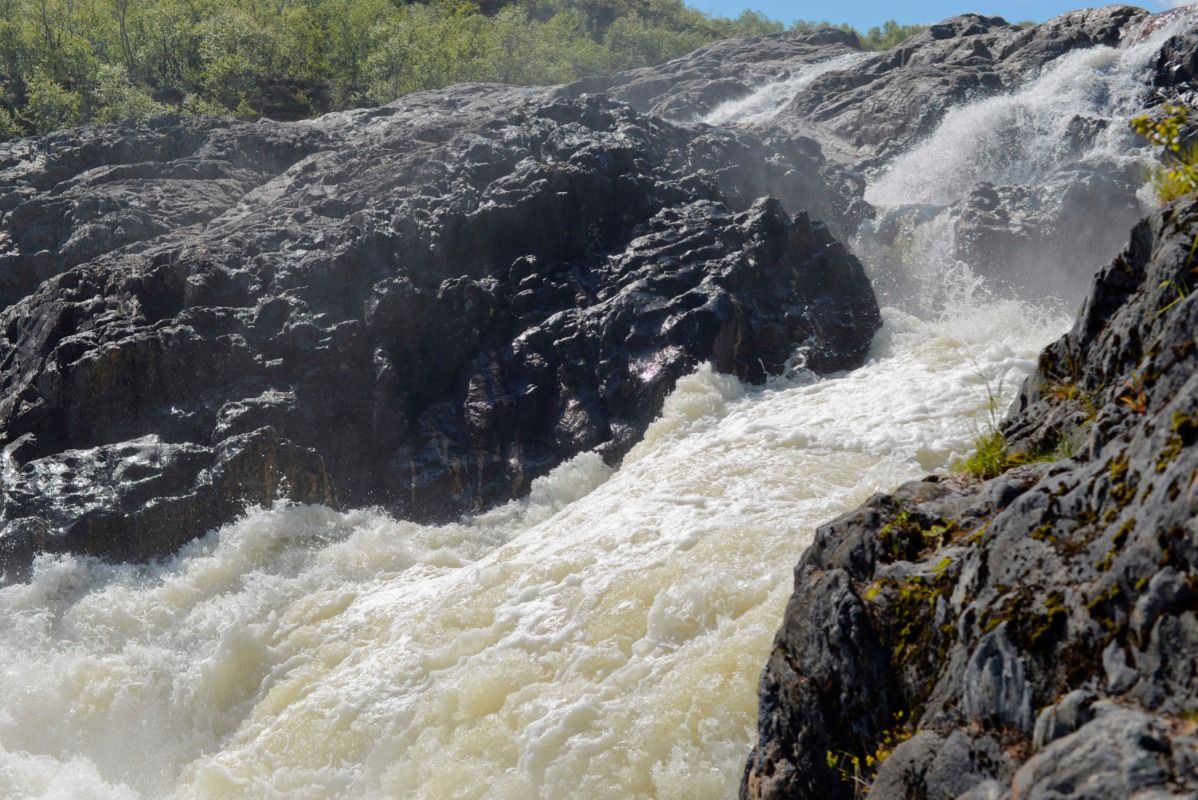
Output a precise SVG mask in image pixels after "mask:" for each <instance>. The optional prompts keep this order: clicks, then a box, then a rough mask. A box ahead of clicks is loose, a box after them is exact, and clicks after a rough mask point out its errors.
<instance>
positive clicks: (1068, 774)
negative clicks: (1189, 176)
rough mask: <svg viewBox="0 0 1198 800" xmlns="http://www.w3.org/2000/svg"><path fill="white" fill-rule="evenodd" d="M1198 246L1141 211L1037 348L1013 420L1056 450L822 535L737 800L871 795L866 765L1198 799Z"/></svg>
mask: <svg viewBox="0 0 1198 800" xmlns="http://www.w3.org/2000/svg"><path fill="white" fill-rule="evenodd" d="M1195 242H1198V202H1196V201H1194V200H1192V199H1191V200H1189V201H1185V202H1180V203H1177V204H1174V205H1171V206H1167V207H1165V208H1164V209H1162V210H1161V211H1159V212H1158V213H1156V214H1154V215H1153V216H1152V217H1151V218H1150V219H1148V220H1146V221H1145V222H1143V223H1141V224H1140V225H1139V226H1138V227H1137V228H1136V230H1135V231H1134V232H1133V234H1132V240H1131V243H1130V245H1129V246H1128V248H1127V249H1126V250H1125V251H1124V252H1123V253H1122V254H1121V255H1119V256H1118V257H1117V258H1116V259H1115V260H1114V261H1113V262H1112V263H1111V264H1110V265H1108V266H1107V267H1105V268H1104V269H1103V270H1102V271H1101V272H1100V273H1099V275H1098V276H1097V278H1096V280H1095V282H1094V284H1093V287H1092V289H1091V292H1090V295H1089V297H1088V299H1087V300H1086V303H1085V305H1084V307H1083V308H1082V311H1081V314H1080V316H1079V318H1078V320H1077V323H1076V324H1075V325H1074V327H1073V329H1072V330H1071V331H1070V332H1069V333H1068V334H1066V335H1065V336H1064V337H1063V338H1062V339H1060V340H1059V341H1057V342H1055V343H1054V344H1052V345H1051V346H1050V347H1048V348H1047V349H1046V350H1045V351H1044V353H1043V354H1042V355H1041V357H1040V362H1039V365H1038V368H1037V370H1036V372H1035V373H1034V374H1033V375H1032V376H1031V377H1029V378H1028V380H1027V382H1026V383H1025V384H1024V386H1023V390H1022V392H1021V394H1020V396H1019V398H1018V400H1017V401H1016V403H1015V406H1014V407H1013V408H1012V409H1011V413H1010V415H1009V416H1008V418H1007V419H1006V421H1005V422H1004V423H1003V432H1004V434H1005V436H1006V440H1007V442H1008V446H1009V447H1010V448H1011V449H1012V451H1013V452H1016V453H1024V454H1027V455H1030V456H1035V457H1037V458H1036V459H1035V460H1038V461H1042V462H1043V463H1033V464H1029V465H1027V466H1022V467H1017V468H1015V469H1012V470H1010V471H1009V472H1007V473H1006V474H1004V475H1002V476H1000V477H997V478H995V479H993V480H990V481H986V482H977V481H970V480H964V479H961V478H936V477H933V478H929V479H927V480H924V481H920V482H916V483H910V484H906V485H904V486H902V487H901V488H900V489H898V490H897V491H896V492H895V493H894V494H892V495H879V496H877V497H875V498H873V499H871V500H870V501H869V502H868V503H867V504H866V505H865V506H864V507H862V508H861V509H859V510H857V511H854V512H852V513H850V514H847V515H845V516H843V517H841V518H840V519H838V520H835V521H833V522H831V523H829V524H828V525H826V526H825V527H823V528H822V529H820V531H819V532H818V533H817V535H816V540H815V544H814V545H813V546H812V547H811V549H810V550H808V551H807V553H806V554H805V555H804V556H803V559H802V561H801V562H800V563H799V565H798V567H796V569H795V592H794V595H793V596H792V597H791V600H790V605H789V607H788V609H787V612H786V618H785V621H784V623H783V626H782V629H781V631H780V632H779V634H778V638H777V640H776V641H775V644H774V650H773V653H772V655H771V657H770V660H769V665H768V666H767V667H766V670H765V673H764V675H763V677H762V682H761V719H760V721H759V726H760V740H759V742H758V744H757V747H756V749H755V750H754V753H753V755H752V756H751V758H750V760H749V763H748V767H747V771H746V775H745V783H744V786H743V788H742V794H743V796H745V797H748V798H784V797H786V798H790V797H846V798H849V797H854V796H856V795H857V792H858V787H857V786H856V785H855V782H854V766H853V763H854V762H853V759H857V762H858V763H860V764H862V765H866V766H863V768H862V769H863V770H864V774H865V775H866V776H867V777H871V776H872V773H874V771H875V770H876V776H872V777H873V780H872V788H871V789H870V793H869V796H870V797H878V798H892V797H895V798H897V797H921V798H922V797H930V798H954V797H968V798H991V797H993V798H1000V797H1006V798H1012V800H1014V798H1050V797H1133V796H1138V795H1139V794H1140V793H1151V792H1156V793H1158V796H1162V797H1164V796H1169V797H1172V796H1189V794H1190V793H1192V792H1194V791H1195V790H1198V730H1196V729H1195V726H1194V723H1193V718H1194V714H1195V710H1196V709H1198V673H1196V672H1195V663H1196V662H1195V654H1196V653H1198V602H1196V601H1198V594H1195V591H1196V587H1195V583H1196V581H1198V579H1196V576H1198V528H1196V527H1195V521H1196V520H1198V449H1196V448H1195V447H1194V444H1195V443H1196V442H1198V345H1196V342H1195V339H1194V332H1195V331H1196V330H1198V301H1195V300H1194V299H1192V298H1189V297H1186V298H1184V299H1183V298H1180V297H1179V295H1178V288H1177V287H1179V286H1184V285H1192V281H1193V279H1194V278H1193V276H1194V274H1195V268H1196V266H1198V261H1196V260H1195V257H1194V252H1195V247H1194V244H1195ZM1183 291H1184V290H1183ZM1066 452H1069V453H1073V455H1071V456H1065V455H1063V453H1066ZM1052 454H1056V455H1055V456H1053V455H1052ZM891 751H893V752H891ZM879 754H884V755H886V756H887V757H886V758H885V759H884V761H882V763H881V766H880V767H877V766H876V762H875V761H874V760H873V759H874V757H875V756H877V755H879ZM867 759H868V763H867Z"/></svg>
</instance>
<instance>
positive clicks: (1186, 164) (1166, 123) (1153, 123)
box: [1131, 105, 1198, 203]
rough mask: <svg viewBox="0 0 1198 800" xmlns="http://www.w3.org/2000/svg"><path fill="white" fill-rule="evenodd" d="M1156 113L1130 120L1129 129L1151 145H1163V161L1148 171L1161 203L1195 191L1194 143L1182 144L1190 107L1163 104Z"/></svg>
mask: <svg viewBox="0 0 1198 800" xmlns="http://www.w3.org/2000/svg"><path fill="white" fill-rule="evenodd" d="M1162 112H1163V113H1162V114H1161V115H1160V116H1158V117H1155V118H1154V117H1151V116H1148V115H1145V116H1141V117H1136V118H1135V119H1133V120H1132V121H1131V126H1132V129H1133V130H1135V132H1136V133H1138V134H1140V135H1141V136H1143V137H1144V138H1146V139H1147V140H1148V141H1149V142H1151V143H1152V144H1154V145H1158V146H1160V147H1163V148H1165V154H1164V157H1165V163H1164V164H1162V165H1160V166H1158V167H1157V168H1156V169H1154V170H1153V171H1152V178H1151V180H1152V186H1153V188H1154V189H1155V190H1156V195H1157V197H1158V198H1159V199H1160V201H1161V202H1162V203H1167V202H1169V201H1171V200H1176V199H1177V198H1179V197H1184V196H1186V195H1188V194H1192V193H1194V192H1196V191H1198V145H1186V144H1183V141H1182V134H1183V131H1184V130H1185V128H1186V126H1187V124H1188V123H1189V120H1190V109H1188V108H1186V107H1185V106H1180V105H1166V106H1165V107H1164V108H1163V109H1162Z"/></svg>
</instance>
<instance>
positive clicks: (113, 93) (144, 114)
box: [92, 64, 168, 123]
mask: <svg viewBox="0 0 1198 800" xmlns="http://www.w3.org/2000/svg"><path fill="white" fill-rule="evenodd" d="M94 102H95V111H94V112H93V113H92V119H93V120H95V121H96V122H101V123H102V122H121V121H123V120H143V119H148V118H150V117H153V116H155V115H157V114H163V113H165V112H166V111H168V109H167V107H166V106H164V105H163V104H161V103H157V102H155V101H154V98H152V97H151V96H150V93H149V92H147V91H146V90H145V89H144V88H141V87H138V86H134V85H133V82H132V81H130V80H129V74H128V73H127V72H125V69H124V67H120V66H117V65H115V64H104V65H102V66H101V67H100V68H99V70H98V72H97V75H96V88H95V97H94Z"/></svg>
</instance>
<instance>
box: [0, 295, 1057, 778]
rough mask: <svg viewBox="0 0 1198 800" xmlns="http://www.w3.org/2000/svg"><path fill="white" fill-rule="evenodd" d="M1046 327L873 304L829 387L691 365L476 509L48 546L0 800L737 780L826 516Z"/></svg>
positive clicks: (285, 520)
mask: <svg viewBox="0 0 1198 800" xmlns="http://www.w3.org/2000/svg"><path fill="white" fill-rule="evenodd" d="M1059 323H1060V321H1059V320H1052V319H1049V320H1040V321H1032V322H1030V323H1029V319H1028V316H1027V309H1025V308H1023V307H1021V306H1019V305H1017V304H1014V303H1007V304H998V305H995V306H993V307H991V308H989V309H987V310H986V311H985V312H984V313H978V312H975V313H973V314H970V315H968V316H960V317H956V318H953V319H946V320H943V321H940V322H936V323H925V322H921V321H919V320H917V319H915V318H913V317H910V316H907V315H905V314H902V313H901V312H897V311H888V312H887V314H886V327H885V329H884V331H883V334H882V335H881V336H880V337H879V339H878V343H877V346H876V350H875V353H874V356H875V358H874V361H873V362H872V363H871V364H870V365H868V366H866V367H864V368H862V369H860V370H857V371H855V372H853V373H851V374H849V375H846V376H844V377H842V378H838V379H834V380H823V381H818V382H811V381H799V380H794V381H790V382H787V381H781V380H780V381H778V382H776V383H775V384H773V385H772V386H769V387H768V388H765V389H763V390H747V389H746V388H745V387H743V386H741V385H740V384H739V383H738V382H737V381H736V380H734V379H732V378H728V377H726V376H720V375H717V374H714V373H713V372H712V371H711V370H709V369H701V370H700V371H699V372H698V373H697V374H695V375H693V376H691V377H689V378H686V379H685V380H683V381H682V382H681V384H680V385H679V387H678V388H677V390H676V391H675V392H674V394H673V395H672V396H671V397H670V398H669V401H668V403H667V406H666V410H665V413H664V414H663V416H662V418H661V419H659V420H658V421H657V422H656V423H655V424H654V425H653V426H652V428H651V429H650V430H649V432H648V435H647V436H646V438H645V441H644V442H643V443H642V444H640V445H638V446H637V447H636V449H635V450H634V451H633V452H632V453H631V454H630V455H629V457H628V459H627V461H626V463H625V464H624V465H623V467H622V468H621V469H620V470H619V471H618V472H616V473H615V474H611V473H610V471H609V470H608V469H607V468H605V467H604V466H602V464H601V462H600V461H599V460H598V459H597V458H596V457H594V456H582V457H580V458H578V459H576V460H575V461H574V462H572V463H571V464H569V465H566V466H565V467H562V468H560V469H559V470H557V471H556V472H555V473H554V474H553V475H552V476H551V477H550V478H548V479H545V480H542V481H540V482H538V484H537V486H536V488H535V490H534V494H533V497H532V498H531V499H530V500H529V501H528V502H526V503H520V504H513V505H511V506H508V507H506V508H503V509H500V510H498V511H495V512H492V513H490V514H487V515H485V516H482V517H480V518H478V519H475V520H473V521H471V522H469V523H465V524H460V525H450V526H445V527H436V528H434V527H421V526H417V525H413V524H409V523H402V522H396V521H393V520H390V519H388V518H386V517H385V516H383V515H380V514H377V513H371V512H365V511H363V512H356V513H349V514H339V513H335V512H332V511H329V510H327V509H322V508H277V509H273V510H265V511H258V512H255V513H252V514H250V515H248V516H247V517H246V518H245V519H243V520H242V521H240V522H238V523H236V524H234V525H231V526H229V527H227V528H225V529H224V530H222V531H220V532H219V533H217V534H213V535H211V536H209V537H208V538H207V539H205V540H204V541H202V542H200V543H197V544H196V545H194V546H192V547H190V548H188V549H187V550H186V551H184V552H183V553H182V554H180V555H179V556H178V557H177V558H176V559H174V560H173V561H171V562H170V563H167V564H164V565H160V566H157V567H152V568H141V569H138V568H132V567H121V568H116V567H110V566H103V565H100V564H98V563H96V562H93V561H89V560H85V559H74V558H66V559H58V560H45V561H43V562H41V563H40V564H39V565H38V568H37V574H36V575H35V577H34V578H33V580H32V581H31V582H30V583H29V584H27V585H22V586H11V587H8V588H6V589H3V590H2V591H0V670H2V673H0V681H2V685H3V686H4V687H5V693H4V696H3V701H2V702H0V743H2V746H3V750H2V752H0V796H5V797H63V798H66V797H83V796H93V797H119V798H125V797H147V798H148V797H181V798H201V797H203V798H218V797H245V798H259V797H287V798H309V797H310V798H317V797H381V796H387V797H413V798H459V797H497V798H527V797H536V796H543V797H555V798H556V797H588V798H603V797H612V798H629V797H633V798H635V797H658V798H702V797H709V798H715V797H724V796H728V795H729V794H730V793H731V792H732V790H733V787H734V786H735V784H736V781H737V779H738V778H739V772H740V769H741V765H742V763H743V759H744V756H745V754H746V751H747V746H748V744H749V742H750V740H751V732H752V725H753V722H754V717H755V691H754V689H755V681H756V676H757V674H758V671H759V670H760V668H761V666H762V664H764V661H765V658H766V655H767V653H768V648H769V642H770V639H771V637H772V635H773V632H774V630H775V629H776V627H777V625H778V620H779V619H780V615H781V612H782V608H783V606H784V603H785V600H786V597H787V595H788V594H789V591H790V572H791V568H792V566H793V564H794V562H795V561H796V560H797V559H798V557H799V555H800V554H801V553H802V550H803V548H804V546H805V545H806V544H807V543H808V541H809V540H810V536H811V533H812V531H813V529H814V527H815V526H816V525H817V524H818V523H820V522H822V521H825V520H827V519H829V518H830V517H832V516H834V515H836V514H837V513H838V512H840V511H843V510H846V509H848V508H850V507H851V506H853V505H855V504H858V503H860V502H861V501H863V500H864V499H865V498H866V497H867V496H868V495H869V494H871V493H873V492H875V491H878V490H881V489H884V488H887V487H892V486H894V485H895V484H896V483H898V482H900V481H902V480H904V479H908V478H913V477H916V476H918V475H921V474H923V473H925V472H926V471H927V470H930V469H935V468H938V467H941V466H943V465H944V464H945V463H946V462H947V461H948V460H949V459H950V458H951V457H953V455H954V454H960V453H963V452H965V451H966V450H967V448H968V446H969V443H970V441H971V440H972V439H973V437H974V436H975V435H976V432H977V428H976V425H977V424H978V423H977V420H978V417H979V413H980V409H981V408H982V406H983V405H984V402H985V393H984V390H983V388H982V382H983V377H984V378H987V379H989V380H990V381H991V382H992V383H995V384H997V383H998V382H999V381H1003V382H1004V385H1006V386H1008V387H1012V386H1014V384H1015V381H1016V379H1017V378H1018V377H1019V376H1021V375H1022V374H1024V373H1025V372H1026V370H1027V369H1028V368H1029V366H1030V363H1031V359H1032V358H1033V357H1034V354H1035V352H1036V350H1037V348H1038V347H1039V346H1040V345H1042V344H1043V343H1044V342H1045V341H1046V340H1047V339H1049V338H1050V337H1051V336H1052V335H1053V334H1054V333H1056V332H1057V330H1058V328H1059ZM1004 379H1005V380H1004Z"/></svg>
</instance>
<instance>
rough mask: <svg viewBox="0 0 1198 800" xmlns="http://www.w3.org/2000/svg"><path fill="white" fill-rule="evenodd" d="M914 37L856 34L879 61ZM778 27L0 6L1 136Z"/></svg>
mask: <svg viewBox="0 0 1198 800" xmlns="http://www.w3.org/2000/svg"><path fill="white" fill-rule="evenodd" d="M816 24H817V23H810V22H800V23H797V26H796V27H800V28H803V27H812V26H814V25H816ZM838 27H841V28H844V29H846V30H850V29H848V28H847V27H846V26H838ZM921 29H922V28H921V27H920V26H901V25H898V24H897V23H894V22H888V23H886V24H885V25H884V26H882V27H879V28H874V29H872V30H870V31H868V32H867V33H865V34H859V36H860V38H861V40H862V43H863V44H864V45H866V46H867V47H873V48H886V47H890V46H893V45H894V44H897V43H898V42H899V41H901V40H902V39H905V38H906V37H907V36H909V35H911V34H912V33H914V32H916V31H918V30H921ZM781 30H783V25H782V24H781V23H779V22H775V21H773V20H770V19H768V18H766V17H764V16H762V15H761V14H757V13H754V12H751V11H746V12H745V13H743V14H741V15H740V16H739V17H736V18H735V19H728V18H722V17H712V16H709V15H707V14H704V13H702V12H699V11H696V10H694V9H692V8H689V7H688V6H686V5H684V4H683V2H682V0H516V2H510V0H482V1H481V3H480V2H472V1H471V0H427V2H405V0H0V138H11V137H13V136H19V135H23V134H30V133H46V132H48V131H52V130H55V129H58V128H62V127H67V126H71V125H76V124H80V123H85V122H112V121H117V120H124V119H144V118H147V117H150V116H154V115H158V114H162V113H166V112H171V111H173V112H181V113H187V114H226V115H227V114H232V115H237V116H242V117H255V116H259V115H265V116H270V117H272V118H275V119H296V118H301V117H307V116H312V115H315V114H319V113H323V112H326V111H330V110H334V109H342V108H350V107H357V106H364V105H373V104H379V103H386V102H389V101H391V100H393V99H395V98H396V97H398V96H400V95H403V94H406V93H408V92H413V91H419V90H422V89H434V88H439V87H442V86H447V85H450V84H453V83H461V82H465V81H494V82H502V83H513V84H552V83H560V82H566V81H570V80H573V79H575V78H578V77H581V76H584V75H591V74H599V73H610V72H614V71H618V70H622V69H629V68H633V67H640V66H646V65H651V64H656V63H660V62H662V61H667V60H669V59H671V58H675V57H677V56H680V55H683V54H684V53H687V52H689V51H691V50H693V49H695V48H697V47H700V46H702V45H704V44H707V43H710V42H713V41H716V40H718V39H724V38H730V37H736V36H749V35H756V34H763V33H774V32H778V31H781Z"/></svg>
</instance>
